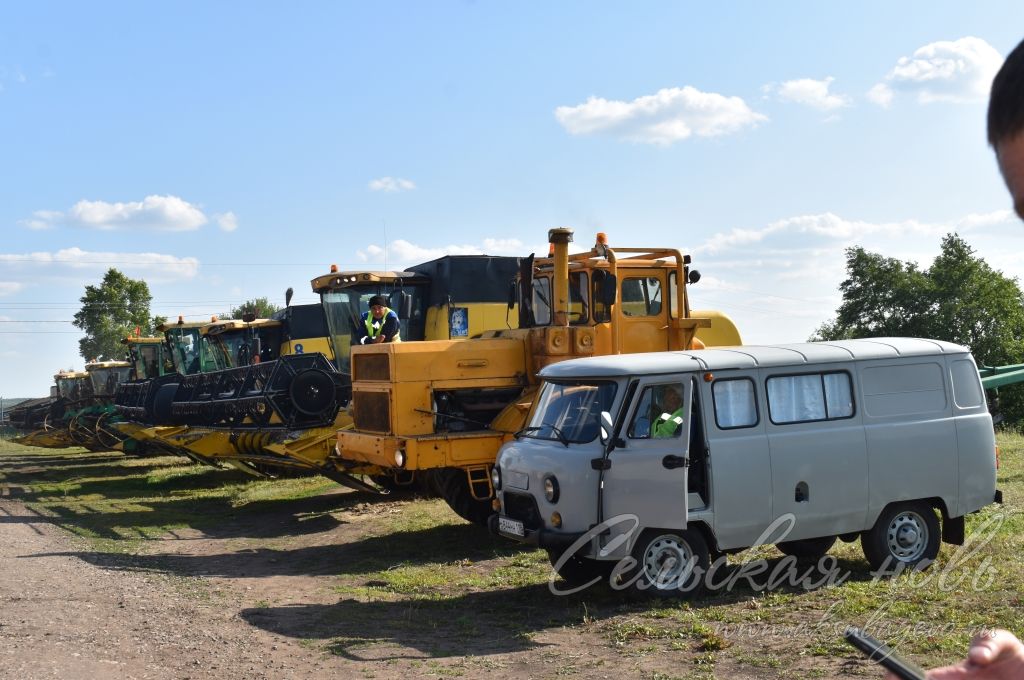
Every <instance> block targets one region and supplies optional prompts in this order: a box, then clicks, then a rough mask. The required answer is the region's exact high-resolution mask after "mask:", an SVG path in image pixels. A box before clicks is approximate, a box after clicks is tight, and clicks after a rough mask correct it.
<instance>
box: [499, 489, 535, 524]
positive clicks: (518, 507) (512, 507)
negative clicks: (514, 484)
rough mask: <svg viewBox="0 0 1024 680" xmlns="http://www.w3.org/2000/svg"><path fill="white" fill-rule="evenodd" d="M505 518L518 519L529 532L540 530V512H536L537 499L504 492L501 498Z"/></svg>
mask: <svg viewBox="0 0 1024 680" xmlns="http://www.w3.org/2000/svg"><path fill="white" fill-rule="evenodd" d="M502 500H503V501H504V508H503V510H504V513H505V516H506V517H510V518H512V519H518V520H519V521H521V522H522V523H523V526H524V527H526V528H527V529H529V530H530V531H536V530H537V529H540V528H541V519H540V511H539V510H537V499H535V498H534V497H533V496H532V495H530V494H528V493H515V492H514V491H506V492H505V494H504V496H503V497H502Z"/></svg>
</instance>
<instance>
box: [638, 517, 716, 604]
mask: <svg viewBox="0 0 1024 680" xmlns="http://www.w3.org/2000/svg"><path fill="white" fill-rule="evenodd" d="M633 559H634V560H636V566H635V568H634V573H633V574H631V575H630V577H629V578H630V581H631V585H632V587H633V589H634V590H635V591H637V592H639V593H641V594H644V595H650V596H654V597H693V596H695V595H697V594H698V593H699V592H700V590H701V586H702V584H703V581H704V575H705V574H707V571H708V564H709V562H710V555H709V554H708V544H707V542H706V541H705V540H704V537H703V536H701V534H700V533H699V532H697V531H693V530H692V529H687V530H685V531H661V530H657V529H648V530H647V531H645V532H644V533H643V534H641V536H640V540H638V541H637V542H636V546H635V547H634V548H633Z"/></svg>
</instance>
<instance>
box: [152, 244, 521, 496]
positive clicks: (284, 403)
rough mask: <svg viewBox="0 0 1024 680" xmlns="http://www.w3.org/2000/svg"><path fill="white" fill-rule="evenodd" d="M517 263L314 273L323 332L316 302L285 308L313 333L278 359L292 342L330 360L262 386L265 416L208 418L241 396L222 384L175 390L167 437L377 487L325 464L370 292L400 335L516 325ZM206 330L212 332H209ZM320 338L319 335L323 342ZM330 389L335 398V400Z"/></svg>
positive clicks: (271, 468)
mask: <svg viewBox="0 0 1024 680" xmlns="http://www.w3.org/2000/svg"><path fill="white" fill-rule="evenodd" d="M516 269H517V260H516V259H515V258H510V257H491V256H476V255H471V256H448V257H442V258H439V259H437V260H432V261H430V262H425V263H423V264H420V265H416V266H414V267H411V268H410V270H409V271H390V272H369V271H355V272H351V271H350V272H340V271H337V269H336V268H334V267H332V271H331V272H330V273H328V274H325V275H323V276H320V277H317V278H316V279H314V280H313V281H312V287H313V290H314V292H317V293H319V294H320V296H321V305H318V306H313V305H309V306H307V307H310V308H312V307H315V308H316V309H317V310H318V311H319V314H320V318H321V319H322V321H321V324H323V325H324V330H323V331H321V335H322V336H323V337H319V338H314V337H313V335H312V332H311V331H312V329H313V328H315V327H316V323H315V320H314V318H313V315H312V311H311V310H306V312H305V313H304V314H305V319H304V320H303V319H302V318H300V314H299V312H298V311H296V310H300V308H299V307H289V308H288V311H286V313H285V317H286V318H288V319H290V320H289V321H288V324H287V326H288V327H289V328H290V329H291V330H290V331H289V333H286V337H288V336H294V335H295V329H296V328H298V327H305V328H307V329H308V330H309V331H310V332H307V334H306V335H307V339H306V340H305V341H304V342H302V343H297V342H294V340H293V342H292V345H291V346H290V348H286V347H285V346H284V345H282V358H284V357H285V355H286V352H287V351H291V352H295V353H304V354H305V355H307V359H306V360H310V359H312V354H311V353H312V352H314V351H320V352H322V353H323V354H324V355H325V357H324V358H325V359H326V360H328V361H329V362H330V363H329V364H325V363H320V364H318V365H317V366H315V367H312V369H314V370H307V371H306V372H305V373H303V374H302V375H301V376H300V375H296V376H295V378H294V379H293V380H292V381H291V382H290V383H287V385H286V384H285V383H282V385H281V387H282V389H277V390H272V391H265V392H264V394H263V395H262V396H261V400H255V399H254V400H253V401H252V406H253V407H258V406H259V405H260V404H261V403H262V404H263V406H264V412H265V413H267V414H269V417H267V418H266V419H265V420H263V421H262V422H261V421H260V420H259V419H257V418H253V417H251V416H250V417H244V418H241V419H238V420H236V421H234V422H229V421H226V420H222V421H221V422H210V420H209V419H206V422H203V417H202V409H203V408H209V407H211V406H212V405H213V404H214V403H215V402H219V406H218V407H217V408H220V409H222V410H224V409H228V410H230V409H232V408H235V407H236V406H237V405H238V404H239V400H238V399H237V398H229V397H228V396H227V395H226V393H225V398H223V399H218V398H215V396H214V395H213V393H212V392H211V391H206V392H202V391H200V393H201V396H202V397H203V398H201V399H196V398H195V396H196V394H195V393H193V394H191V395H189V394H187V393H185V392H183V391H182V390H178V392H177V394H176V396H175V399H174V401H173V407H172V411H173V412H174V413H175V414H178V415H181V416H182V418H181V420H182V421H183V422H184V423H187V425H185V424H183V425H182V426H181V427H180V428H179V429H177V430H172V429H167V430H164V431H163V432H162V435H161V436H162V437H164V439H165V440H167V441H170V442H173V443H175V444H176V445H180V446H184V447H186V448H188V450H189V451H191V452H192V453H193V454H195V455H196V456H199V457H202V458H204V459H208V460H217V461H229V462H235V463H240V464H243V465H245V466H247V467H249V468H251V469H257V470H261V471H265V472H276V471H280V470H281V469H285V468H299V469H303V470H309V471H314V472H319V473H322V474H325V475H327V476H329V477H332V478H335V479H337V480H338V481H339V482H341V483H343V484H347V485H349V486H353V487H355V488H359V489H366V490H372V491H376V490H377V488H376V487H374V486H370V485H367V484H365V483H364V482H362V481H361V480H358V479H355V478H353V477H351V476H349V475H345V474H340V473H338V472H337V471H336V469H335V468H334V467H333V466H331V465H329V464H327V459H328V457H329V455H330V454H331V453H333V451H334V438H335V432H336V431H337V430H338V429H339V428H341V427H345V426H347V425H349V424H350V423H351V419H350V418H349V417H348V414H347V412H346V411H344V410H341V409H340V408H339V407H340V406H342V405H343V404H344V403H347V400H348V389H349V388H348V386H349V369H350V366H349V352H350V349H351V346H352V343H353V337H355V336H357V334H358V330H359V327H360V326H361V325H362V320H361V315H362V313H364V312H366V311H367V310H368V309H369V301H370V298H372V297H374V296H377V295H383V296H385V297H387V298H388V299H389V301H390V306H391V307H392V308H393V309H394V311H395V312H396V313H397V315H398V316H399V323H400V337H401V338H402V341H403V342H406V343H408V342H410V341H415V340H422V339H424V338H425V337H426V338H446V339H447V338H460V337H462V338H464V337H468V336H469V335H471V334H476V333H479V332H481V331H483V330H484V329H487V328H494V327H503V326H506V325H507V324H509V323H511V324H513V325H514V324H515V318H514V313H510V311H509V309H508V306H507V304H506V297H507V285H508V283H509V282H510V281H511V280H512V278H513V277H514V275H515V272H516ZM289 314H290V316H288V315H289ZM208 334H209V335H210V336H214V335H215V334H214V333H213V332H212V331H210V332H209V333H208ZM318 343H323V347H322V348H320V345H319V344H318ZM318 348H319V349H318ZM296 360H297V359H295V358H289V359H287V361H296ZM273 370H275V369H274V367H273V366H272V365H270V364H265V365H263V364H261V366H260V367H259V368H252V369H249V372H250V373H251V372H253V371H263V372H265V373H267V376H266V377H265V382H266V384H268V385H270V384H272V383H273V379H272V378H271V377H270V375H269V374H270V372H272V371H273ZM231 376H232V372H222V373H215V374H211V375H208V376H204V377H203V378H202V380H205V381H220V384H224V382H225V381H229V382H230V380H231V379H232V377H231ZM197 380H199V378H197ZM339 381H340V388H339V387H338V385H339ZM285 387H287V389H284V388H285ZM331 394H335V395H336V397H337V398H336V399H334V400H331V399H329V398H328V395H331ZM232 404H235V406H232ZM376 481H377V482H378V483H380V484H382V485H384V486H386V487H394V486H399V485H403V484H405V483H408V482H409V481H411V478H410V477H409V476H408V475H402V476H401V478H398V477H394V476H392V477H386V476H377V480H376Z"/></svg>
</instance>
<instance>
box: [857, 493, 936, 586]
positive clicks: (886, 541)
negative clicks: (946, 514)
mask: <svg viewBox="0 0 1024 680" xmlns="http://www.w3.org/2000/svg"><path fill="white" fill-rule="evenodd" d="M940 539H941V532H940V529H939V519H938V517H936V515H935V510H934V509H933V508H932V507H931V506H930V505H928V504H927V503H921V502H917V503H901V504H899V505H893V506H890V507H888V508H886V509H885V511H883V512H882V514H881V515H880V516H879V517H878V521H877V522H875V526H873V527H871V529H869V530H868V531H865V532H864V534H863V535H861V539H860V542H861V547H862V548H863V549H864V557H866V558H867V560H868V563H869V564H870V565H871V568H872V569H873V570H874V571H877V572H882V573H892V572H895V571H897V570H901V569H914V570H915V571H920V570H922V569H926V568H927V567H928V565H930V564H931V563H932V561H933V560H934V559H935V557H936V556H937V555H938V554H939V541H940Z"/></svg>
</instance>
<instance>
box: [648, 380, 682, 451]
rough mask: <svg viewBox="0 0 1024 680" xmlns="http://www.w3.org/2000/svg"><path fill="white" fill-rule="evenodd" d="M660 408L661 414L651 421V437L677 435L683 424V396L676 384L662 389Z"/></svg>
mask: <svg viewBox="0 0 1024 680" xmlns="http://www.w3.org/2000/svg"><path fill="white" fill-rule="evenodd" d="M661 410H662V413H661V415H660V416H658V417H657V418H655V419H654V421H652V422H651V437H654V438H664V437H678V436H679V432H680V429H681V427H682V424H683V396H682V393H681V392H680V391H679V386H678V385H668V386H666V387H665V388H664V390H662V393H661Z"/></svg>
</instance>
